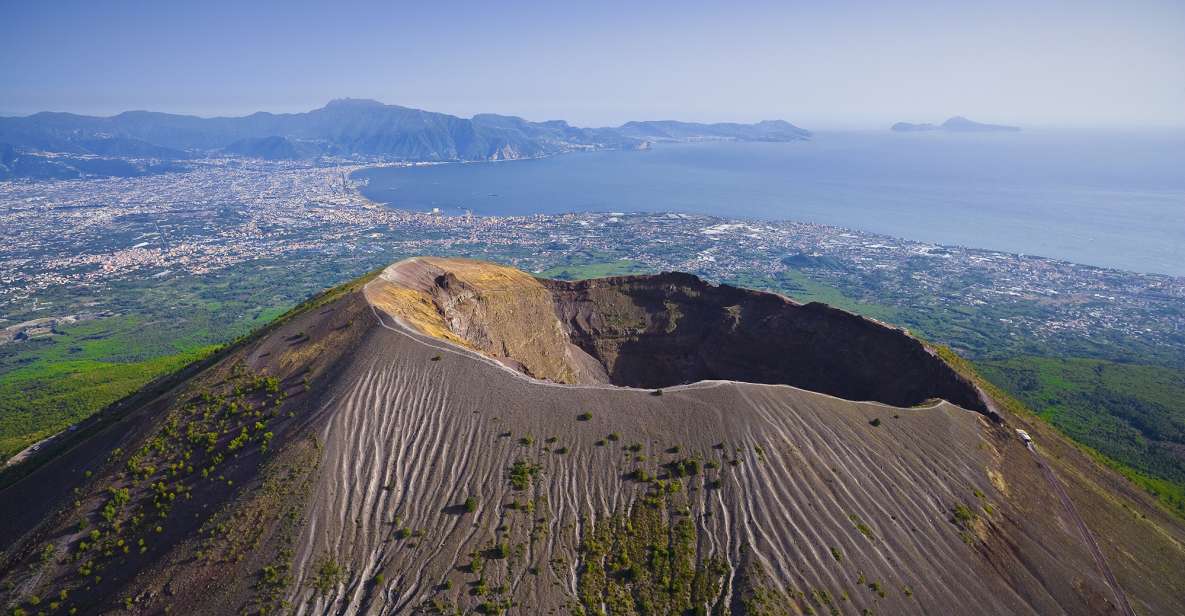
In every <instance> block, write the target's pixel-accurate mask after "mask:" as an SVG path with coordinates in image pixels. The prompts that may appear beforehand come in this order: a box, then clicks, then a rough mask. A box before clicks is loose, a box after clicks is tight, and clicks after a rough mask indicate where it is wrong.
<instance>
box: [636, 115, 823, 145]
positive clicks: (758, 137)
mask: <svg viewBox="0 0 1185 616" xmlns="http://www.w3.org/2000/svg"><path fill="white" fill-rule="evenodd" d="M616 130H617V131H619V132H620V133H621V134H623V135H626V136H629V137H634V138H637V139H645V140H650V141H702V140H709V139H725V140H735V141H799V140H802V139H809V138H810V136H811V133H810V131H807V130H804V129H801V128H799V127H797V126H795V125H793V124H791V123H789V122H784V121H782V120H766V121H764V122H758V123H756V124H735V123H731V122H725V123H719V124H695V123H691V122H675V121H671V120H666V121H651V122H628V123H626V124H623V125H622V126H621V127H620V128H618V129H616Z"/></svg>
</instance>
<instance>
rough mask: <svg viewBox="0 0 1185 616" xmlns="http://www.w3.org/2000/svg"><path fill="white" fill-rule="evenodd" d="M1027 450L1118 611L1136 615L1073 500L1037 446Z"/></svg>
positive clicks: (1031, 446) (1129, 615)
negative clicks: (1079, 536) (1071, 521)
mask: <svg viewBox="0 0 1185 616" xmlns="http://www.w3.org/2000/svg"><path fill="white" fill-rule="evenodd" d="M1028 447H1029V451H1031V452H1032V453H1033V457H1034V458H1036V459H1037V465H1038V466H1040V467H1041V472H1043V473H1044V474H1045V479H1046V481H1048V482H1049V485H1050V486H1052V487H1053V489H1054V491H1055V492H1057V495H1058V497H1059V498H1060V499H1061V501H1062V505H1063V506H1064V507H1065V508H1066V511H1067V512H1068V513H1069V514H1070V517H1071V518H1073V519H1074V522H1075V523H1076V524H1078V530H1079V532H1081V533H1082V539H1083V540H1084V541H1086V545H1087V547H1089V548H1090V555H1091V556H1093V557H1094V561H1095V564H1096V565H1097V566H1098V568H1099V571H1102V573H1103V577H1104V578H1105V579H1106V580H1107V584H1109V585H1110V586H1111V590H1112V591H1113V592H1114V593H1115V599H1116V602H1117V603H1118V605H1119V611H1121V612H1123V614H1124V615H1125V616H1136V615H1135V612H1133V611H1132V606H1131V604H1129V603H1128V602H1127V595H1126V594H1124V592H1123V588H1122V587H1121V586H1120V585H1119V581H1118V580H1116V579H1115V575H1114V574H1113V573H1111V567H1110V566H1108V565H1107V559H1106V558H1104V557H1103V552H1102V550H1100V549H1099V544H1098V542H1097V541H1095V538H1094V534H1093V533H1091V532H1090V528H1089V527H1087V526H1086V522H1085V521H1083V520H1082V516H1080V515H1078V510H1077V509H1076V508H1075V507H1074V502H1073V501H1071V500H1070V496H1069V495H1068V494H1066V490H1065V488H1063V487H1062V484H1061V482H1060V481H1058V480H1057V477H1055V476H1054V474H1053V469H1052V468H1050V467H1049V464H1047V463H1045V461H1044V460H1042V459H1041V455H1040V454H1038V453H1037V448H1036V447H1035V446H1033V444H1032V443H1030V444H1029V445H1028Z"/></svg>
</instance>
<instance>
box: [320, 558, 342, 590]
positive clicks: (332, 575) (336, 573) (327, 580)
mask: <svg viewBox="0 0 1185 616" xmlns="http://www.w3.org/2000/svg"><path fill="white" fill-rule="evenodd" d="M315 567H316V568H315V569H314V577H313V581H312V584H313V588H316V589H317V591H318V592H320V593H321V594H322V595H327V594H329V592H330V591H332V590H333V589H334V588H335V587H337V585H338V584H341V583H342V582H345V581H346V570H345V568H344V567H342V566H341V565H339V564H337V561H336V560H334V559H333V558H332V557H330V556H322V557H321V559H320V560H318V561H317V564H316V566H315Z"/></svg>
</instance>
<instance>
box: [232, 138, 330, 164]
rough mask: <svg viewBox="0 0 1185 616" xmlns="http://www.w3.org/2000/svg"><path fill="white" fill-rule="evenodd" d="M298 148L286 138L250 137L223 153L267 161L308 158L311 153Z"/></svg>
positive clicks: (234, 144) (237, 142) (239, 141)
mask: <svg viewBox="0 0 1185 616" xmlns="http://www.w3.org/2000/svg"><path fill="white" fill-rule="evenodd" d="M302 150H304V149H303V148H298V147H297V146H296V144H294V143H292V142H291V141H290V140H288V139H285V138H284V137H276V136H274V135H273V136H271V137H248V138H247V139H239V140H238V141H236V142H234V143H232V144H230V145H228V146H226V147H225V148H223V150H222V151H224V152H226V153H227V154H238V155H239V156H247V157H249V158H263V159H266V160H295V159H299V158H306V157H308V156H309V154H310V152H308V151H307V150H304V151H302Z"/></svg>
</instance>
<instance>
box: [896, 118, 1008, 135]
mask: <svg viewBox="0 0 1185 616" xmlns="http://www.w3.org/2000/svg"><path fill="white" fill-rule="evenodd" d="M890 130H893V131H896V132H899V133H920V132H927V131H946V132H951V133H1015V132H1020V127H1019V126H1006V125H1004V124H985V123H983V122H976V121H974V120H968V119H967V118H964V117H963V116H954V117H952V118H949V119H948V120H947V121H945V122H943V123H942V124H929V123H922V124H912V123H910V122H898V123H896V124H894V125H893V126H892V127H890Z"/></svg>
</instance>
